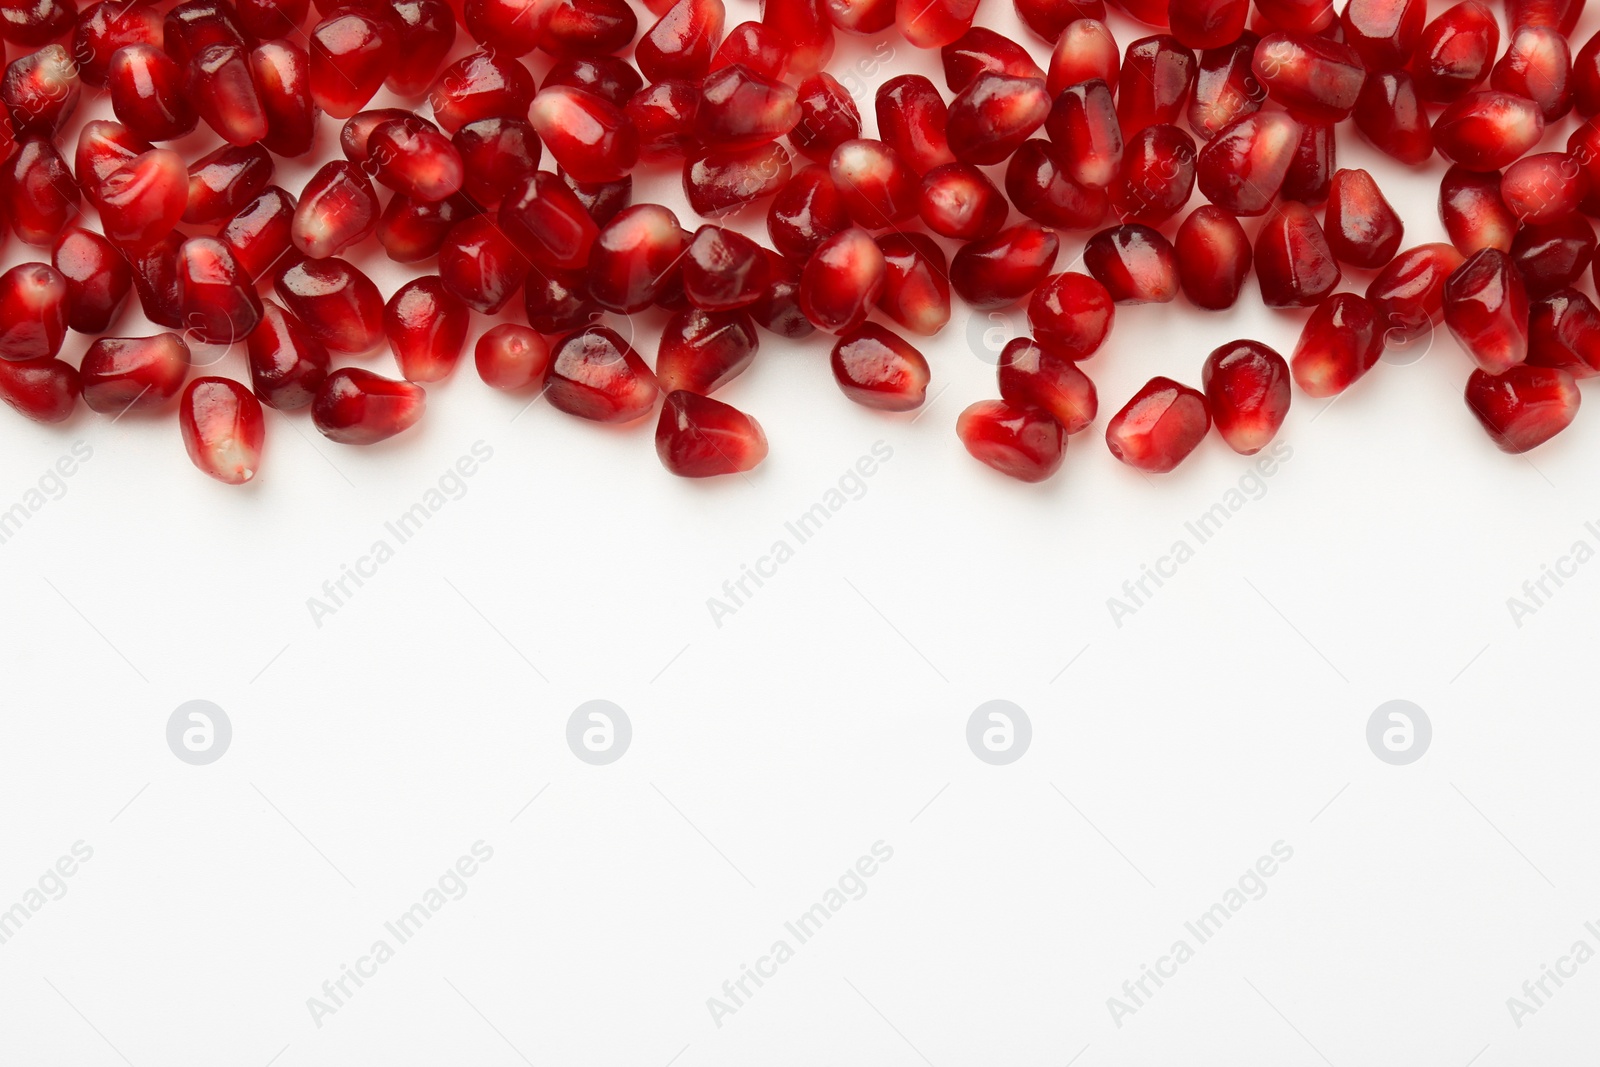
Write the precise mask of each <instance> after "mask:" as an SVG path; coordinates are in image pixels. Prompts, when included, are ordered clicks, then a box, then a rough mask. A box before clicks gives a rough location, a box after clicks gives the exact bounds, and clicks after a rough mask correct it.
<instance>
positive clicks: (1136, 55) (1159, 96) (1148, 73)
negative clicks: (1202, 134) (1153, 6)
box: [1117, 34, 1195, 134]
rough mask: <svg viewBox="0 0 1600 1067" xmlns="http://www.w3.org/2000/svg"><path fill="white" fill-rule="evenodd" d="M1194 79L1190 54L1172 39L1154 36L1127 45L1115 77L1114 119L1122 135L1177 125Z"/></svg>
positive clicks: (1192, 59) (1191, 54) (1163, 35)
mask: <svg viewBox="0 0 1600 1067" xmlns="http://www.w3.org/2000/svg"><path fill="white" fill-rule="evenodd" d="M1194 78H1195V58H1194V53H1193V52H1191V51H1189V49H1187V48H1185V47H1184V46H1183V45H1182V44H1180V43H1179V41H1178V39H1177V38H1176V37H1171V36H1168V35H1165V34H1157V35H1155V36H1154V37H1142V38H1140V39H1139V40H1137V41H1134V42H1133V43H1132V44H1130V45H1129V46H1128V52H1127V54H1126V55H1125V56H1124V57H1123V60H1122V70H1121V72H1120V73H1119V74H1118V76H1117V117H1118V118H1119V119H1121V120H1122V129H1123V132H1125V133H1129V134H1132V133H1137V132H1138V131H1139V130H1142V129H1144V128H1145V127H1146V126H1157V125H1160V124H1161V123H1174V122H1177V121H1178V118H1179V116H1181V115H1182V114H1183V107H1184V104H1186V103H1187V102H1188V100H1189V90H1190V89H1191V88H1192V87H1193V86H1194Z"/></svg>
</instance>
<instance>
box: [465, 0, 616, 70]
mask: <svg viewBox="0 0 1600 1067" xmlns="http://www.w3.org/2000/svg"><path fill="white" fill-rule="evenodd" d="M554 7H555V5H554V4H553V3H544V2H538V0H463V2H462V3H461V6H460V12H461V13H460V20H461V24H462V25H463V26H465V27H466V30H467V33H469V34H470V35H471V36H472V39H473V40H474V41H477V42H479V43H480V44H483V45H485V46H486V47H489V48H493V49H494V50H496V51H498V52H501V53H504V54H505V55H507V56H523V55H527V54H528V53H529V52H531V51H533V50H534V48H535V47H537V46H538V45H539V43H540V40H541V38H542V36H543V33H544V27H545V24H546V23H547V22H548V21H549V19H550V15H551V12H552V11H553V10H554ZM595 51H596V52H603V51H605V50H604V49H601V48H596V49H595Z"/></svg>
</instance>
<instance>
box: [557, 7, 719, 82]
mask: <svg viewBox="0 0 1600 1067" xmlns="http://www.w3.org/2000/svg"><path fill="white" fill-rule="evenodd" d="M725 17H726V10H725V9H724V7H723V4H722V0H677V3H675V4H673V5H672V6H671V7H669V8H668V9H667V12H666V14H664V15H662V16H661V18H660V19H659V20H658V21H657V22H656V24H655V25H654V26H652V27H650V28H649V29H648V30H646V31H645V34H644V36H643V37H641V38H639V42H638V43H637V44H636V45H635V46H634V53H633V61H634V62H635V63H637V64H638V65H639V70H640V71H642V72H643V73H644V76H645V78H647V79H648V80H650V81H653V82H658V81H662V80H663V79H666V78H683V79H685V80H687V81H693V80H695V79H697V78H703V77H705V75H706V72H707V71H709V70H710V69H711V57H712V55H713V54H714V53H715V52H716V50H717V45H718V44H720V43H721V42H722V27H723V21H724V18H725ZM548 84H549V83H548V82H546V85H548Z"/></svg>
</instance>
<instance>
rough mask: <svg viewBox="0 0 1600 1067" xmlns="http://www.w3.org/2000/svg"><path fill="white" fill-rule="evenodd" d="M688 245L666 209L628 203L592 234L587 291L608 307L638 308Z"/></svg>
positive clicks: (651, 298)
mask: <svg viewBox="0 0 1600 1067" xmlns="http://www.w3.org/2000/svg"><path fill="white" fill-rule="evenodd" d="M688 246H689V235H688V234H687V233H685V232H684V231H683V227H681V226H680V225H679V224H678V217H677V216H676V215H674V214H673V213H672V212H671V211H669V210H667V209H666V208H664V207H661V206H660V205H658V204H639V205H637V206H635V207H630V208H628V209H627V210H626V211H623V212H622V213H620V214H619V215H617V217H616V218H614V219H612V220H611V221H610V222H609V223H607V224H606V225H605V227H604V228H602V229H601V230H600V233H599V235H598V236H597V237H596V238H595V242H594V246H593V248H592V250H591V251H590V253H589V272H588V273H589V293H590V295H591V296H593V297H594V299H595V301H596V302H597V303H599V304H600V306H601V307H604V308H606V309H608V310H610V311H616V312H620V313H622V314H624V315H631V314H633V313H634V312H636V311H643V310H644V309H645V308H647V307H649V306H650V305H651V304H652V303H654V302H655V300H656V298H657V297H658V296H660V295H661V293H662V292H663V290H664V289H665V288H666V286H667V285H668V283H669V282H670V281H671V280H672V279H673V278H674V277H675V276H676V275H677V272H678V270H679V268H680V265H681V260H682V258H683V253H684V250H685V249H687V248H688Z"/></svg>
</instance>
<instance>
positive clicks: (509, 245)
mask: <svg viewBox="0 0 1600 1067" xmlns="http://www.w3.org/2000/svg"><path fill="white" fill-rule="evenodd" d="M529 266H530V264H529V262H528V259H527V257H526V256H525V255H524V254H523V252H522V250H521V249H520V248H518V247H517V246H516V244H515V243H513V242H512V240H511V238H510V237H508V236H507V235H506V233H505V231H504V230H502V229H501V228H500V227H499V226H498V225H496V224H495V221H494V220H493V219H491V218H490V217H489V216H487V215H475V216H473V217H471V218H468V219H464V220H462V221H461V222H458V223H456V224H455V226H453V227H451V229H450V232H449V233H447V234H446V235H445V239H444V244H443V245H441V246H440V248H439V276H440V278H442V279H443V280H444V286H445V288H446V289H448V290H449V291H450V293H451V295H453V296H455V297H456V299H458V300H460V301H462V302H463V303H464V304H466V305H467V306H468V307H470V308H472V309H473V310H474V311H479V312H482V313H483V314H485V315H493V314H495V313H496V312H498V311H499V310H500V309H501V308H502V307H504V306H505V305H506V303H507V302H508V301H509V300H510V299H511V298H512V297H514V296H516V295H517V290H518V289H520V288H522V283H523V280H524V279H525V278H526V277H527V274H528V268H529Z"/></svg>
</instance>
